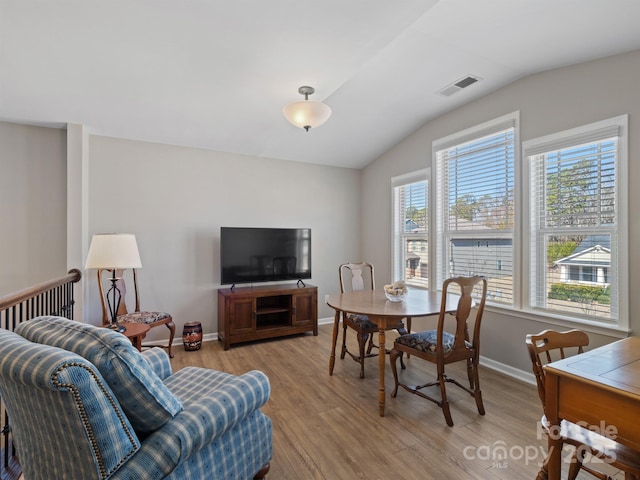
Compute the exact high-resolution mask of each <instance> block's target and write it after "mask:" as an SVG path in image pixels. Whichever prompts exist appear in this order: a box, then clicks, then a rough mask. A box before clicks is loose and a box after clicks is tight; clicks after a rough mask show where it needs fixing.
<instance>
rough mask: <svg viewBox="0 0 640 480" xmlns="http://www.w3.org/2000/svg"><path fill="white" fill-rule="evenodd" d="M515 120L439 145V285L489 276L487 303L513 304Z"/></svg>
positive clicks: (506, 119)
mask: <svg viewBox="0 0 640 480" xmlns="http://www.w3.org/2000/svg"><path fill="white" fill-rule="evenodd" d="M515 124H516V116H515V115H511V116H507V117H503V118H501V119H498V120H496V121H493V122H489V123H488V124H485V125H482V126H480V127H478V128H477V129H475V130H472V131H466V132H462V133H460V134H459V135H457V136H453V137H449V138H447V139H444V140H442V141H439V142H435V143H434V154H435V155H434V157H435V161H436V175H437V178H436V182H435V184H436V185H437V193H436V198H437V201H438V208H437V212H438V218H437V229H438V235H437V238H438V252H437V255H436V258H437V261H438V262H439V263H438V283H439V284H440V283H442V282H443V281H444V279H445V278H447V277H452V276H459V275H464V276H467V275H484V276H486V277H487V280H488V282H489V290H488V301H490V302H492V303H498V304H503V305H513V302H514V296H513V293H514V292H513V290H514V285H513V263H514V262H513V259H514V248H513V243H514V213H515V196H514V193H515V190H514V188H515V172H514V168H515V165H514V163H515V162H514V154H515V150H514V148H515V147H514V146H515Z"/></svg>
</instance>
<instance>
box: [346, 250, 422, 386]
mask: <svg viewBox="0 0 640 480" xmlns="http://www.w3.org/2000/svg"><path fill="white" fill-rule="evenodd" d="M338 274H339V278H340V292H341V293H344V292H345V291H347V289H350V290H351V291H354V292H356V291H362V290H365V289H369V290H375V279H374V271H373V265H372V264H370V263H366V262H362V263H343V264H342V265H340V267H339V268H338ZM407 325H408V328H409V330H410V329H411V319H407ZM347 327H349V328H351V329H353V330H355V331H356V334H357V336H358V355H355V354H353V353H351V352H350V351H349V349H348V348H347ZM342 328H343V330H342V350H341V352H340V358H341V359H344V357H345V354H349V356H350V357H351V358H353V360H355V361H356V362H358V363H359V364H360V378H364V359H365V358H369V357H377V356H378V352H376V353H372V350H373V349H374V348H379V347H378V345H376V344H375V343H374V342H373V334H374V333H376V332H377V331H378V326H377V325H376V324H375V323H373V322H372V321H371V320H369V317H367V316H366V315H357V314H354V313H345V312H342ZM393 328H395V329H396V330H398V332H399V333H400V334H402V333H406V332H407V330H406V329H405V327H404V323H403V322H399V323H398V324H397V325H395V326H394V327H393Z"/></svg>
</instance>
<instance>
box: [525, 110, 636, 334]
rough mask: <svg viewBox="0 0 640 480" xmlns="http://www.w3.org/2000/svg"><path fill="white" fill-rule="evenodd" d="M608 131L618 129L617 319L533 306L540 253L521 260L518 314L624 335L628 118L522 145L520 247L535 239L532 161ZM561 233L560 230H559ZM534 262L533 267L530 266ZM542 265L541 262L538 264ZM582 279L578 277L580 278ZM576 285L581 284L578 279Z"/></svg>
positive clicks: (626, 313)
mask: <svg viewBox="0 0 640 480" xmlns="http://www.w3.org/2000/svg"><path fill="white" fill-rule="evenodd" d="M611 128H617V129H618V135H617V149H616V159H615V169H616V173H615V175H616V185H615V189H616V191H615V195H616V207H617V225H616V228H615V235H616V237H617V249H616V250H617V251H616V252H615V256H616V263H617V275H616V276H615V289H616V296H617V317H616V318H612V319H611V320H604V319H597V318H594V317H582V316H576V315H571V314H570V313H568V312H566V313H565V312H562V311H558V310H550V309H546V308H543V307H540V306H537V305H536V300H535V295H536V291H535V289H534V285H533V280H532V278H531V277H532V275H533V273H534V272H535V271H536V269H538V270H539V269H540V268H541V267H540V263H539V262H540V261H541V260H539V258H540V257H542V259H544V258H545V254H544V252H539V253H540V255H539V256H537V257H536V259H535V260H534V259H532V258H531V257H530V256H527V257H528V258H526V259H523V269H522V277H521V278H522V285H523V288H522V291H523V305H522V310H523V311H525V312H529V313H532V314H535V315H539V316H543V317H544V318H548V319H554V320H556V321H558V322H560V323H564V322H570V323H577V324H583V325H591V326H597V327H602V328H607V329H616V330H622V331H628V328H629V320H628V319H629V301H628V298H629V250H628V238H629V222H628V205H629V204H628V198H629V197H628V194H629V193H628V190H629V187H628V178H629V175H628V163H629V160H628V115H626V114H625V115H619V116H617V117H613V118H608V119H605V120H601V121H598V122H594V123H590V124H586V125H582V126H579V127H575V128H571V129H568V130H564V131H560V132H555V133H552V134H549V135H545V136H542V137H537V138H534V139H530V140H527V141H525V142H523V144H522V158H523V161H524V162H525V163H526V166H525V168H523V182H522V183H523V188H522V191H521V195H522V199H523V200H524V202H526V203H523V208H522V214H523V215H522V217H523V222H524V228H523V243H522V244H523V245H525V244H526V245H532V244H533V243H532V242H533V241H534V238H532V237H533V236H534V235H535V231H534V230H535V218H534V215H535V210H534V208H535V206H534V202H533V200H532V195H533V194H536V192H532V182H531V181H530V180H531V179H532V175H534V172H532V169H533V166H532V158H533V157H534V156H537V155H540V154H542V153H547V152H551V151H555V150H561V149H564V148H570V147H572V146H578V145H582V144H586V143H596V142H598V141H602V140H604V139H605V138H604V137H602V138H600V137H599V132H603V131H607V130H608V129H611ZM559 231H560V232H562V229H559ZM536 261H537V262H538V264H537V265H536V264H535V263H534V262H536ZM542 261H543V260H542ZM611 273H612V270H611V268H608V270H607V278H608V279H609V280H610V282H611V283H613V279H612V277H611ZM581 275H582V274H581ZM580 282H583V280H582V279H581V280H580Z"/></svg>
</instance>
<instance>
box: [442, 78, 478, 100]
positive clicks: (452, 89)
mask: <svg viewBox="0 0 640 480" xmlns="http://www.w3.org/2000/svg"><path fill="white" fill-rule="evenodd" d="M478 80H480V77H476V76H475V75H467V76H466V77H462V78H461V79H459V80H456V81H455V82H454V83H452V84H451V85H447V86H446V87H444V88H443V89H442V90H439V91H437V92H436V93H437V94H439V95H443V96H445V97H450V96H451V95H453V94H454V93H457V92H459V91H460V90H462V89H463V88H467V87H468V86H469V85H472V84H474V83H476V82H477V81H478Z"/></svg>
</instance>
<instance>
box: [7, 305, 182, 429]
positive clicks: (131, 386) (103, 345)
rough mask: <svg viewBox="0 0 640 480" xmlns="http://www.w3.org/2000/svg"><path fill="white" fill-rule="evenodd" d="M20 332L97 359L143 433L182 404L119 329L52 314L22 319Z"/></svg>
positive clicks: (118, 396)
mask: <svg viewBox="0 0 640 480" xmlns="http://www.w3.org/2000/svg"><path fill="white" fill-rule="evenodd" d="M54 326H55V328H54ZM16 333H18V334H19V335H21V336H22V337H24V338H26V339H28V340H31V341H32V342H36V343H40V344H44V345H51V346H53V347H59V348H63V349H65V350H69V351H71V352H74V353H76V354H78V355H80V356H82V357H84V358H85V359H87V360H88V361H90V362H91V363H93V364H94V365H95V366H96V368H97V369H98V371H99V372H100V373H101V374H102V376H103V377H104V379H105V380H106V381H107V383H108V384H109V386H110V387H111V389H112V390H113V392H114V394H115V395H116V397H117V399H118V401H119V402H120V405H121V406H122V409H123V410H124V411H125V413H126V415H127V417H128V418H129V421H130V422H131V425H132V426H133V428H134V429H135V431H136V432H137V433H138V435H145V434H148V433H150V432H153V431H155V430H157V429H158V428H160V427H161V426H162V425H164V424H165V423H166V422H167V421H169V420H170V419H172V418H173V417H174V416H175V415H177V414H178V412H180V411H181V410H182V403H181V402H180V400H179V399H178V398H177V397H176V396H175V395H173V394H172V393H171V391H170V390H169V389H168V388H167V387H166V386H165V385H164V383H163V382H162V380H161V379H160V377H158V375H156V373H155V372H154V371H153V369H152V368H151V366H150V365H149V363H148V362H147V361H146V360H145V359H144V358H143V357H142V355H141V354H140V352H138V350H136V349H135V348H134V347H133V345H132V344H131V342H130V341H129V340H128V339H127V338H126V337H125V336H124V335H122V334H120V333H118V332H115V331H113V330H109V329H107V328H102V327H96V326H94V325H88V324H84V323H80V322H76V321H73V320H68V319H66V318H62V317H51V316H46V317H38V318H34V319H33V320H29V321H27V322H24V323H22V324H20V325H19V326H18V327H17V328H16Z"/></svg>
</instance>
